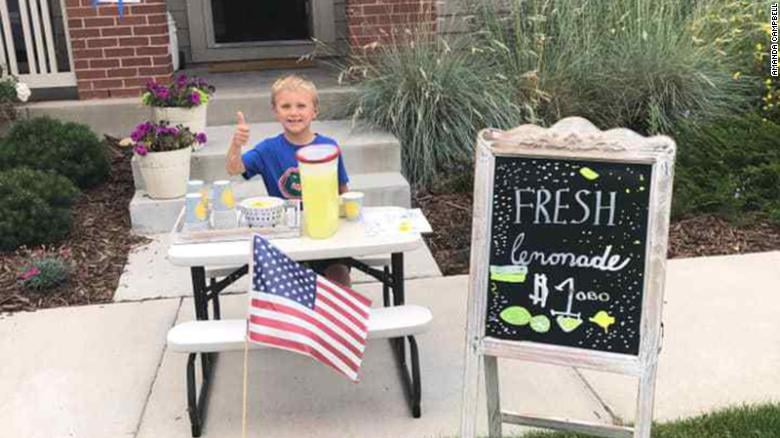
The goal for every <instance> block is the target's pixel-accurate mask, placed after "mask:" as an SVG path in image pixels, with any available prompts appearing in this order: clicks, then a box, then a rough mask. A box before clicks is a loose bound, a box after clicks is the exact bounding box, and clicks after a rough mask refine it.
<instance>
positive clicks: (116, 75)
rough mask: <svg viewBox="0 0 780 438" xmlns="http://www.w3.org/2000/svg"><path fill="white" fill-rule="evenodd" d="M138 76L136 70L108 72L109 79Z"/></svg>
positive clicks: (118, 69) (120, 69) (125, 69)
mask: <svg viewBox="0 0 780 438" xmlns="http://www.w3.org/2000/svg"><path fill="white" fill-rule="evenodd" d="M137 74H138V69H136V68H115V69H113V70H109V71H108V77H109V78H131V77H135V76H136V75H137Z"/></svg>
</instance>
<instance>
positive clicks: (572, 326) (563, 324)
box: [555, 315, 582, 333]
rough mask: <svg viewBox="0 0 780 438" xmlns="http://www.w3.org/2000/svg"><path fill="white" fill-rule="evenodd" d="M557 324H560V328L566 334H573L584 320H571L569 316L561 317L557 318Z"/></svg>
mask: <svg viewBox="0 0 780 438" xmlns="http://www.w3.org/2000/svg"><path fill="white" fill-rule="evenodd" d="M555 322H557V323H558V327H560V328H561V330H563V331H565V332H566V333H571V332H573V331H574V330H576V329H577V327H579V326H580V325H581V324H582V320H581V319H579V318H571V317H568V316H563V315H559V316H558V317H557V318H555Z"/></svg>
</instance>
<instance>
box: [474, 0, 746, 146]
mask: <svg viewBox="0 0 780 438" xmlns="http://www.w3.org/2000/svg"><path fill="white" fill-rule="evenodd" d="M705 3H708V1H705V0H698V1H692V2H681V1H679V0H595V1H594V0H591V1H584V0H576V1H572V0H528V1H523V2H510V4H509V5H507V6H506V8H507V9H505V10H500V11H497V10H496V9H494V8H493V7H492V6H491V5H492V4H493V2H478V4H479V6H478V10H477V16H478V19H477V20H475V23H476V26H475V29H481V31H479V32H476V35H477V40H476V44H478V45H479V46H480V47H481V48H482V49H483V50H486V51H487V52H489V53H491V54H492V55H493V56H494V57H495V59H496V61H497V64H498V66H499V67H500V68H501V71H502V73H503V74H504V75H505V76H506V77H508V78H512V79H513V80H514V82H515V85H514V89H515V91H516V93H517V96H518V99H520V102H524V103H526V104H528V105H531V106H532V107H534V108H536V110H537V113H538V114H539V115H540V116H541V117H542V118H543V119H544V120H545V121H546V122H547V123H552V122H554V121H556V120H558V119H560V118H562V117H566V116H570V115H578V116H583V117H586V118H588V119H590V120H591V121H593V122H594V123H596V124H597V125H599V126H601V127H602V128H610V127H616V126H622V127H628V128H631V129H634V130H636V131H639V132H642V133H659V132H661V133H669V132H671V131H672V128H673V126H674V125H675V124H676V123H677V122H678V121H680V120H682V119H689V120H690V119H694V120H697V119H713V118H718V117H721V116H725V115H728V114H731V113H733V112H734V111H735V110H739V109H742V108H747V106H748V102H749V100H750V95H751V91H753V88H751V86H750V85H749V84H748V83H747V82H746V81H736V80H734V79H733V78H732V75H733V71H734V70H735V68H734V67H733V66H732V65H730V64H729V63H730V62H732V61H733V60H732V59H730V58H719V57H717V56H716V52H717V50H718V47H716V46H715V45H714V43H713V44H701V43H698V42H697V40H695V39H694V34H693V33H692V30H691V29H692V25H691V23H692V22H693V20H694V19H695V18H696V17H697V16H698V14H699V9H700V7H701V5H703V4H705Z"/></svg>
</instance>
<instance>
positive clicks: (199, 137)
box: [195, 132, 206, 144]
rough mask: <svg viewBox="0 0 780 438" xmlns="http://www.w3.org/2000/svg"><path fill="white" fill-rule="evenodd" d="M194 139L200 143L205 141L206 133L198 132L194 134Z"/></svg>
mask: <svg viewBox="0 0 780 438" xmlns="http://www.w3.org/2000/svg"><path fill="white" fill-rule="evenodd" d="M195 141H197V142H198V143H200V144H203V143H206V133H205V132H199V133H197V134H195Z"/></svg>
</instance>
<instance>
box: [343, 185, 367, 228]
mask: <svg viewBox="0 0 780 438" xmlns="http://www.w3.org/2000/svg"><path fill="white" fill-rule="evenodd" d="M363 197H364V195H363V192H346V193H342V194H341V205H342V207H343V208H344V217H346V218H347V220H348V221H356V220H358V219H360V212H361V211H362V210H363Z"/></svg>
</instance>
